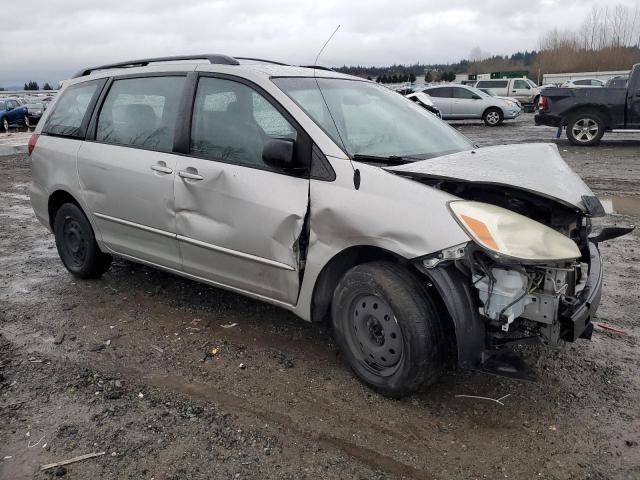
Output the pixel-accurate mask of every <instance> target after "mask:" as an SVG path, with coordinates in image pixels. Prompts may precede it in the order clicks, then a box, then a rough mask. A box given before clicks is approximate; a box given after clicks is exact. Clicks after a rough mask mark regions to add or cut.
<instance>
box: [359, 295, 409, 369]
mask: <svg viewBox="0 0 640 480" xmlns="http://www.w3.org/2000/svg"><path fill="white" fill-rule="evenodd" d="M347 337H348V341H349V343H350V346H351V350H352V352H353V353H354V354H355V356H356V357H357V358H358V361H359V362H360V363H361V364H362V365H363V366H364V367H365V368H366V369H367V370H369V371H370V372H371V373H373V374H375V375H377V376H390V375H393V374H394V373H395V372H396V371H397V370H398V368H400V365H401V364H402V359H403V358H404V342H403V338H404V337H403V335H402V330H401V329H400V325H399V324H398V321H397V319H396V317H395V315H394V313H393V310H392V309H391V307H390V306H389V304H388V303H387V302H386V301H385V300H383V299H382V298H380V297H379V296H377V295H360V296H358V297H357V298H356V299H355V300H354V301H353V302H352V304H351V307H350V309H349V328H348V335H347Z"/></svg>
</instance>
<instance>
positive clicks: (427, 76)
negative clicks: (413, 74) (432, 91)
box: [424, 70, 433, 83]
mask: <svg viewBox="0 0 640 480" xmlns="http://www.w3.org/2000/svg"><path fill="white" fill-rule="evenodd" d="M424 81H425V82H426V83H431V82H433V76H432V75H431V70H429V71H428V72H427V73H425V74H424Z"/></svg>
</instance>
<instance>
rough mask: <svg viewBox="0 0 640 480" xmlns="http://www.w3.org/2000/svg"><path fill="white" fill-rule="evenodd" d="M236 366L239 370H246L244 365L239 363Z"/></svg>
mask: <svg viewBox="0 0 640 480" xmlns="http://www.w3.org/2000/svg"><path fill="white" fill-rule="evenodd" d="M238 366H239V367H240V370H244V369H245V368H247V366H246V365H245V364H244V363H241V364H240V365H238Z"/></svg>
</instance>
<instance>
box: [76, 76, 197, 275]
mask: <svg viewBox="0 0 640 480" xmlns="http://www.w3.org/2000/svg"><path fill="white" fill-rule="evenodd" d="M184 82H185V77H184V76H146V77H139V78H127V79H121V80H115V81H114V82H113V84H112V85H111V87H110V88H109V92H108V94H107V96H106V98H105V100H104V103H103V106H102V108H101V110H100V113H99V116H98V119H97V125H96V133H95V140H94V141H86V142H84V143H83V144H82V146H81V147H80V150H79V152H78V174H79V177H80V183H81V187H82V192H83V195H84V200H85V202H86V204H87V206H88V207H89V209H90V211H91V215H92V216H93V218H94V221H95V222H96V224H97V226H98V229H99V231H100V233H101V235H102V240H103V241H104V242H105V243H106V244H107V246H108V247H109V248H110V249H111V250H112V251H114V252H116V253H118V254H120V255H125V256H129V257H134V258H136V259H140V260H144V261H147V262H150V263H153V264H157V265H161V266H164V267H169V268H173V269H176V270H178V269H180V268H181V266H182V265H181V261H180V251H179V249H178V243H177V239H176V230H175V208H174V200H173V179H174V176H175V172H176V168H177V160H176V159H177V156H176V155H174V154H172V153H171V151H172V149H173V136H174V131H175V127H176V119H177V115H178V107H179V102H180V96H181V93H182V89H183V85H184Z"/></svg>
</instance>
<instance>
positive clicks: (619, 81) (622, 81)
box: [605, 75, 629, 88]
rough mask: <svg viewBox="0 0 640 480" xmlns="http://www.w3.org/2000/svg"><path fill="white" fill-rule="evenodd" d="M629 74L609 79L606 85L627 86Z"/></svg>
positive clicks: (610, 86)
mask: <svg viewBox="0 0 640 480" xmlns="http://www.w3.org/2000/svg"><path fill="white" fill-rule="evenodd" d="M628 82H629V75H618V76H616V77H611V78H610V79H609V80H607V83H606V84H605V87H607V88H627V83H628Z"/></svg>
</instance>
